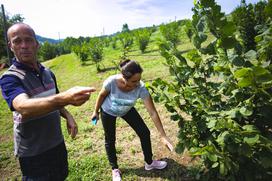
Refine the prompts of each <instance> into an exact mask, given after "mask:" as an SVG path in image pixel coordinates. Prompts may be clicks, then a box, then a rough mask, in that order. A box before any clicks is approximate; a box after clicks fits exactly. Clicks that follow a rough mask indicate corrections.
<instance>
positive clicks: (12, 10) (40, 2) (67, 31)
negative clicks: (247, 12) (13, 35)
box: [1, 0, 259, 39]
mask: <svg viewBox="0 0 272 181" xmlns="http://www.w3.org/2000/svg"><path fill="white" fill-rule="evenodd" d="M258 1H259V0H246V2H247V3H256V2H258ZM216 2H217V3H218V4H219V5H221V7H222V11H224V12H225V13H229V12H231V11H232V10H233V9H234V8H235V7H237V6H238V5H239V4H240V0H216ZM1 4H3V5H4V7H5V11H6V14H8V15H9V16H12V15H14V14H21V15H22V17H24V18H25V21H24V22H25V23H27V24H29V25H30V26H32V27H33V29H34V30H35V32H36V34H38V35H41V36H44V37H48V38H54V39H58V38H66V37H68V36H73V37H75V38H77V37H79V36H91V37H92V36H98V35H102V34H112V33H115V32H117V31H121V29H122V25H123V24H125V23H127V24H128V26H129V28H130V29H134V28H139V27H145V26H152V25H153V24H154V25H159V24H161V23H168V22H170V21H174V20H175V19H177V20H179V19H184V18H191V17H192V11H191V9H192V7H193V0H76V1H75V0H1Z"/></svg>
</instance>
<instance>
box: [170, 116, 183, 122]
mask: <svg viewBox="0 0 272 181" xmlns="http://www.w3.org/2000/svg"><path fill="white" fill-rule="evenodd" d="M170 118H171V119H172V120H173V121H177V120H180V118H181V117H180V115H178V114H174V115H171V116H170Z"/></svg>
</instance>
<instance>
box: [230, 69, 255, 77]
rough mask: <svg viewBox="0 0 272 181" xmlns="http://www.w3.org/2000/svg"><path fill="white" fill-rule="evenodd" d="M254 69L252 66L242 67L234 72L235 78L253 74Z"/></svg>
mask: <svg viewBox="0 0 272 181" xmlns="http://www.w3.org/2000/svg"><path fill="white" fill-rule="evenodd" d="M252 72H253V70H252V69H251V68H242V69H239V70H236V71H235V72H234V77H235V78H243V77H248V76H249V75H252Z"/></svg>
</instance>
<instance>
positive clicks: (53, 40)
mask: <svg viewBox="0 0 272 181" xmlns="http://www.w3.org/2000/svg"><path fill="white" fill-rule="evenodd" d="M36 37H37V40H38V41H39V42H40V43H44V42H46V41H47V42H48V43H52V44H56V43H58V42H59V40H55V39H52V38H45V37H42V36H40V35H36ZM60 41H63V40H62V39H61V40H60Z"/></svg>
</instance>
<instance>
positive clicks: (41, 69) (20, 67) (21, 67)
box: [12, 58, 45, 72]
mask: <svg viewBox="0 0 272 181" xmlns="http://www.w3.org/2000/svg"><path fill="white" fill-rule="evenodd" d="M37 63H38V67H39V70H40V72H42V71H43V70H44V68H45V67H44V66H43V65H42V64H41V63H40V62H37ZM12 64H13V65H15V66H16V67H17V68H19V69H22V70H26V71H33V72H36V70H35V69H34V68H31V67H29V66H27V65H26V64H24V63H22V62H19V61H18V60H17V59H16V58H13V59H12Z"/></svg>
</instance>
